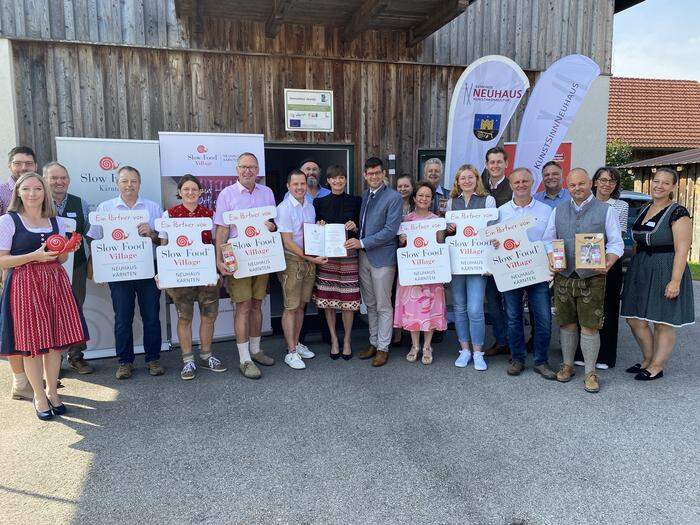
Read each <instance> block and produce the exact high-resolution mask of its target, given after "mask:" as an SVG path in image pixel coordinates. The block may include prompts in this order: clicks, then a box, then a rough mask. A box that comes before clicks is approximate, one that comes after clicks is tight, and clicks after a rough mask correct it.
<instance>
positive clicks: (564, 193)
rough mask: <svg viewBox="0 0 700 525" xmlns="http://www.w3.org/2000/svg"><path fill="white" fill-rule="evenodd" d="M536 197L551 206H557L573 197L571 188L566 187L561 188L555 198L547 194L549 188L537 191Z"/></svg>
mask: <svg viewBox="0 0 700 525" xmlns="http://www.w3.org/2000/svg"><path fill="white" fill-rule="evenodd" d="M535 199H537V200H538V201H540V202H544V203H545V204H546V205H547V206H549V207H550V208H556V207H557V206H558V205H559V203H560V202H563V201H568V200H569V199H571V195H570V194H569V190H567V189H566V188H562V189H560V190H559V193H557V195H556V196H555V197H554V198H552V197H550V196H549V195H547V190H542V191H538V192H537V193H535Z"/></svg>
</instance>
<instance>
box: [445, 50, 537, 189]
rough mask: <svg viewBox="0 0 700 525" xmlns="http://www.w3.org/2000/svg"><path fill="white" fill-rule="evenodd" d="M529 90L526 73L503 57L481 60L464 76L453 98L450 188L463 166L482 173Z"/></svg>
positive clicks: (449, 137) (447, 182) (449, 128)
mask: <svg viewBox="0 0 700 525" xmlns="http://www.w3.org/2000/svg"><path fill="white" fill-rule="evenodd" d="M529 87H530V82H529V81H528V79H527V77H526V76H525V73H523V70H522V69H520V67H519V66H518V65H517V64H516V63H515V62H513V61H512V60H511V59H509V58H506V57H503V56H500V55H491V56H486V57H482V58H480V59H479V60H476V61H475V62H472V63H471V64H470V65H469V67H468V68H467V69H466V70H465V71H464V73H462V75H461V76H460V77H459V80H458V81H457V85H456V86H455V90H454V93H453V94H452V100H451V102H450V116H449V120H448V124H447V152H446V156H445V186H446V187H447V188H450V187H451V186H452V181H453V180H454V176H455V172H456V171H457V169H458V168H459V167H460V166H461V165H462V164H473V165H474V166H475V167H476V168H477V169H478V170H479V172H481V171H483V169H484V166H485V165H486V159H485V155H486V152H487V151H488V150H489V149H490V148H492V147H494V146H496V145H497V144H498V141H499V139H500V138H501V135H503V131H504V130H505V129H506V126H507V125H508V122H510V119H511V117H512V116H513V113H515V108H517V107H518V104H519V103H520V99H521V98H522V97H523V95H524V94H525V92H526V91H527V89H528V88H529Z"/></svg>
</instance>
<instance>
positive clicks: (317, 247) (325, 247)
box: [304, 224, 348, 257]
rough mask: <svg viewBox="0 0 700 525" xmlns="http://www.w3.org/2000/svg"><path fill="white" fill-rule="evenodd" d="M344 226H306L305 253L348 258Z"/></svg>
mask: <svg viewBox="0 0 700 525" xmlns="http://www.w3.org/2000/svg"><path fill="white" fill-rule="evenodd" d="M346 238H347V236H346V235H345V225H344V224H326V225H325V226H321V225H320V224H304V253H305V254H306V255H317V256H319V257H347V256H348V251H347V250H346V249H345V246H344V245H345V240H346Z"/></svg>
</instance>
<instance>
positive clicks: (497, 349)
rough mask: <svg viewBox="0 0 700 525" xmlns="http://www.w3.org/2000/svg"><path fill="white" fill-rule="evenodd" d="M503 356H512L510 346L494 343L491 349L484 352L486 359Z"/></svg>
mask: <svg viewBox="0 0 700 525" xmlns="http://www.w3.org/2000/svg"><path fill="white" fill-rule="evenodd" d="M501 354H503V355H510V348H508V345H499V344H498V343H494V345H493V346H492V347H491V348H489V349H488V350H486V351H485V352H484V355H485V356H486V357H493V356H496V355H501Z"/></svg>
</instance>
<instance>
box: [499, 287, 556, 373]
mask: <svg viewBox="0 0 700 525" xmlns="http://www.w3.org/2000/svg"><path fill="white" fill-rule="evenodd" d="M525 293H527V301H528V305H529V306H530V310H531V311H532V312H533V313H534V314H535V327H534V328H535V339H534V354H535V365H541V364H543V363H546V362H547V359H548V353H549V340H550V338H551V336H552V310H551V303H550V297H549V283H537V284H533V285H530V286H526V287H525V288H518V289H517V290H510V291H509V292H504V293H503V297H504V299H505V301H506V311H507V313H508V343H509V344H510V353H511V355H512V358H513V361H519V362H520V363H525V359H526V355H527V354H526V350H525V334H524V331H523V295H524V294H525Z"/></svg>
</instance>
